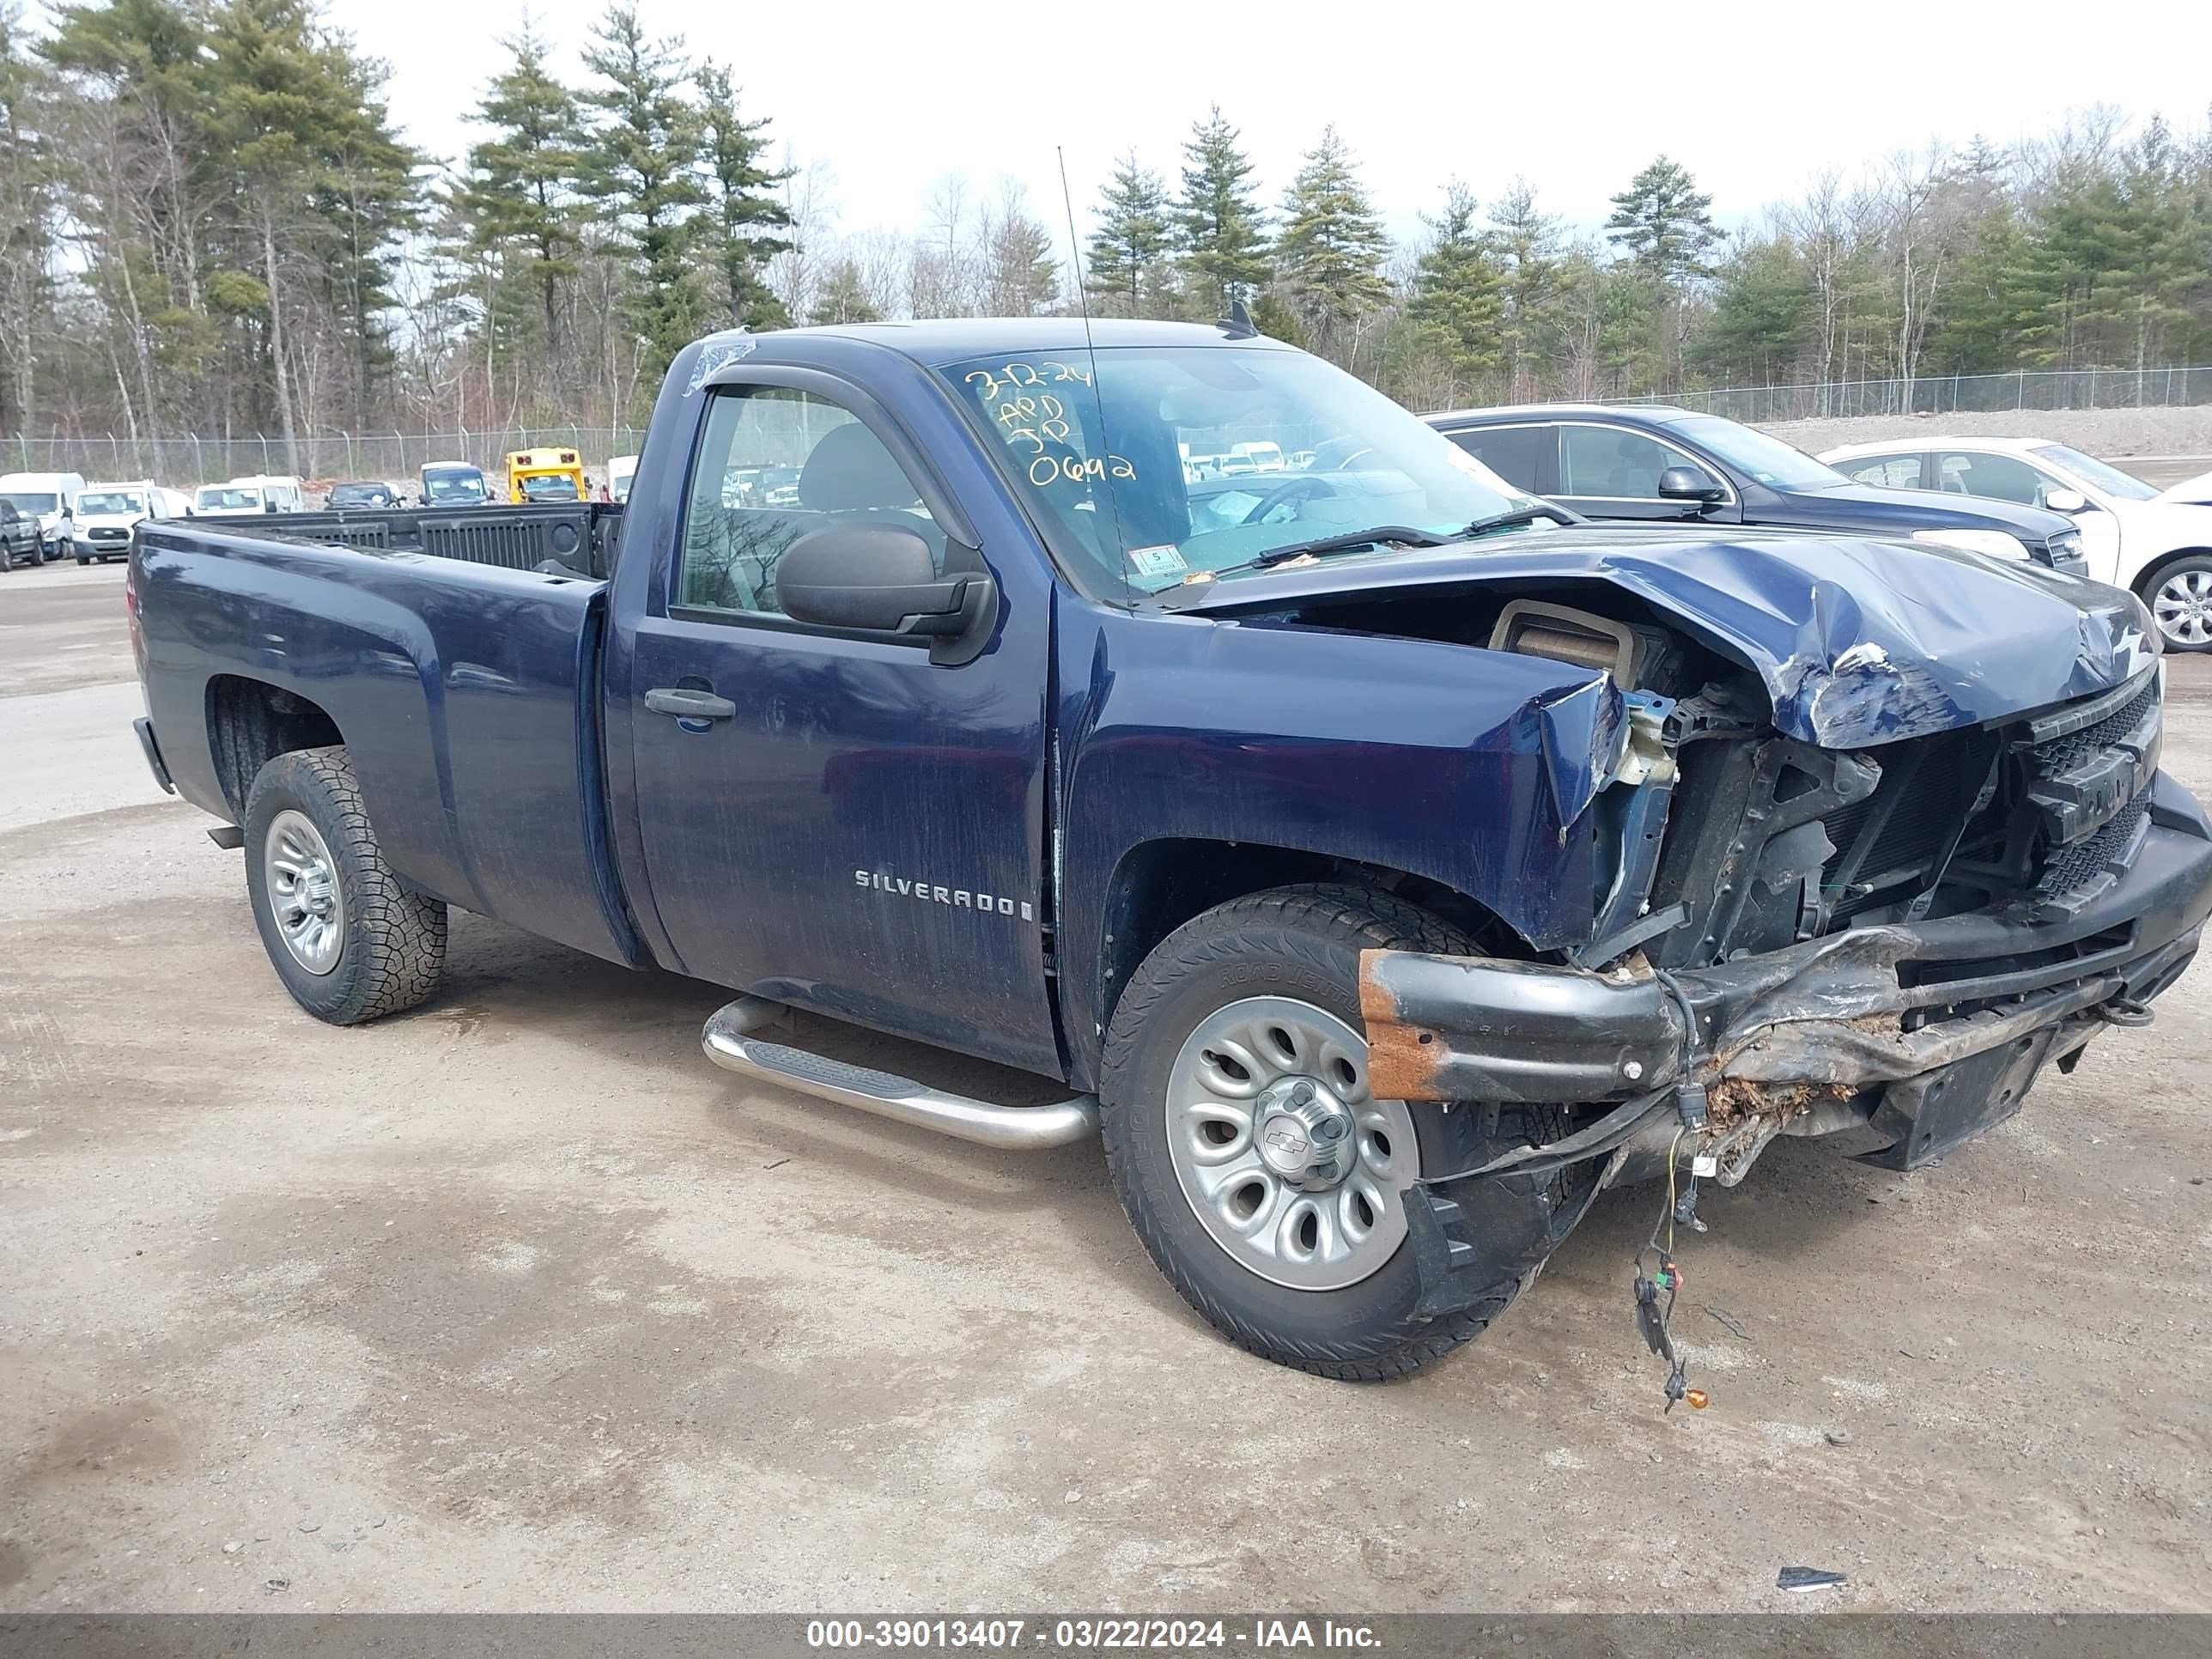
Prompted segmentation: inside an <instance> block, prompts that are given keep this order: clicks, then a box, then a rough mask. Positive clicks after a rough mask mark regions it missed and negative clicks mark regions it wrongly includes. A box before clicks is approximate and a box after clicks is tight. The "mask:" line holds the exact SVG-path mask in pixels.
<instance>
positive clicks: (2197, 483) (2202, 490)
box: [2158, 472, 2212, 507]
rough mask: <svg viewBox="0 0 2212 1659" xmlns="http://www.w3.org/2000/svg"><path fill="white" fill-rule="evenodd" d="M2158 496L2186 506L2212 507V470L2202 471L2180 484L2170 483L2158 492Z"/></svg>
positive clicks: (2161, 499) (2163, 499)
mask: <svg viewBox="0 0 2212 1659" xmlns="http://www.w3.org/2000/svg"><path fill="white" fill-rule="evenodd" d="M2158 498H2159V500H2160V501H2179V502H2181V503H2182V504H2183V505H2184V506H2185V507H2212V472H2200V473H2198V474H2197V476H2196V477H2193V478H2184V479H2183V480H2182V481H2181V482H2180V483H2178V484H2168V485H2167V486H2166V488H2165V489H2161V490H2160V491H2159V492H2158Z"/></svg>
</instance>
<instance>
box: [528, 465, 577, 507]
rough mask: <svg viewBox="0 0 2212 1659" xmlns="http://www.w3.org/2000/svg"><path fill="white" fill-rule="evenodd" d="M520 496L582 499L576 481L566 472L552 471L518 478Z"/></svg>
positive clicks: (549, 498)
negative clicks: (533, 476) (536, 475)
mask: <svg viewBox="0 0 2212 1659" xmlns="http://www.w3.org/2000/svg"><path fill="white" fill-rule="evenodd" d="M520 488H521V490H522V498H523V499H524V500H525V501H580V500H582V499H583V497H582V496H581V495H580V493H579V492H578V490H577V489H576V481H575V480H574V478H572V477H568V475H567V474H566V473H561V472H552V473H547V474H544V476H542V477H535V478H524V479H522V480H520Z"/></svg>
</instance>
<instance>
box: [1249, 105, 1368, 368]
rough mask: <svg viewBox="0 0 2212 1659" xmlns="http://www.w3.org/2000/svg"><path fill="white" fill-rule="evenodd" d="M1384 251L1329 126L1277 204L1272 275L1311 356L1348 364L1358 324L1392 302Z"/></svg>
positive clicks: (1347, 156) (1362, 191)
mask: <svg viewBox="0 0 2212 1659" xmlns="http://www.w3.org/2000/svg"><path fill="white" fill-rule="evenodd" d="M1389 251H1390V240H1389V237H1387V236H1385V235H1384V234H1383V222H1382V221H1381V220H1380V219H1379V218H1378V217H1376V213H1375V209H1374V206H1373V204H1371V203H1370V201H1369V200H1368V197H1367V191H1366V187H1365V186H1364V185H1362V184H1361V183H1360V182H1359V176H1358V173H1356V172H1354V171H1353V169H1352V153H1351V151H1350V149H1347V148H1346V144H1345V143H1344V141H1343V140H1342V139H1341V138H1340V137H1337V132H1336V129H1335V128H1334V126H1329V127H1325V128H1323V129H1322V137H1321V142H1320V143H1318V144H1316V145H1315V146H1314V148H1313V149H1310V150H1309V151H1307V152H1306V155H1305V159H1304V163H1303V165H1301V166H1300V167H1299V168H1298V173H1297V177H1296V178H1295V179H1292V180H1291V187H1290V189H1289V191H1286V192H1285V195H1284V197H1283V229H1282V234H1281V236H1280V238H1279V240H1277V242H1276V245H1275V258H1276V264H1277V268H1278V270H1279V273H1280V276H1281V278H1282V282H1283V285H1284V287H1285V289H1286V290H1287V291H1288V298H1289V301H1290V303H1291V307H1292V308H1293V309H1295V310H1296V311H1297V313H1298V314H1299V316H1300V317H1301V318H1302V319H1304V322H1305V325H1306V327H1307V330H1308V331H1309V332H1310V334H1311V336H1312V337H1313V340H1314V343H1315V346H1316V349H1318V350H1320V351H1321V352H1322V353H1323V354H1324V355H1326V356H1330V357H1332V358H1339V357H1340V360H1341V361H1343V362H1346V363H1349V362H1351V361H1352V359H1353V358H1354V356H1356V355H1357V349H1358V327H1359V325H1360V323H1361V322H1362V321H1363V320H1364V319H1365V318H1367V317H1368V316H1369V315H1370V314H1371V313H1374V312H1376V311H1377V310H1380V309H1381V308H1382V307H1383V305H1384V304H1385V303H1386V302H1387V301H1389V298H1390V285H1389V283H1386V282H1384V281H1383V258H1384V257H1385V256H1386V255H1387V254H1388V253H1389Z"/></svg>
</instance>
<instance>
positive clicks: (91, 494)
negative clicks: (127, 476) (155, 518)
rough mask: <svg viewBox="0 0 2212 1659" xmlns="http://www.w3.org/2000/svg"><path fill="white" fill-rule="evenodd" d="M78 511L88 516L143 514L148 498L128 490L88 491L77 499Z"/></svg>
mask: <svg viewBox="0 0 2212 1659" xmlns="http://www.w3.org/2000/svg"><path fill="white" fill-rule="evenodd" d="M76 510H77V511H78V512H79V513H83V514H86V515H88V516H90V515H96V514H99V513H143V512H144V511H145V510H146V498H145V497H144V496H143V495H132V494H131V492H130V491H129V490H127V489H88V490H87V491H85V493H84V494H83V495H80V496H78V497H77V498H76Z"/></svg>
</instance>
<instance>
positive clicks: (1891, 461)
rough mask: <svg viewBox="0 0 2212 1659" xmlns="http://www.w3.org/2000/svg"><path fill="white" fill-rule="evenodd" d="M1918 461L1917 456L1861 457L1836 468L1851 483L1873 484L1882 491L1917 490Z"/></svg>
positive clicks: (1918, 483) (1918, 476) (1920, 486)
mask: <svg viewBox="0 0 2212 1659" xmlns="http://www.w3.org/2000/svg"><path fill="white" fill-rule="evenodd" d="M1920 459H1921V458H1920V457H1919V456H1917V455H1862V456H1860V457H1859V459H1857V460H1855V461H1845V462H1844V463H1842V464H1841V465H1839V466H1838V467H1837V469H1836V470H1837V471H1838V472H1841V473H1842V474H1843V475H1844V477H1846V478H1849V479H1850V481H1851V482H1852V483H1863V484H1875V485H1878V486H1880V487H1881V489H1921V488H1922V487H1923V486H1922V484H1921V482H1920Z"/></svg>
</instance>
